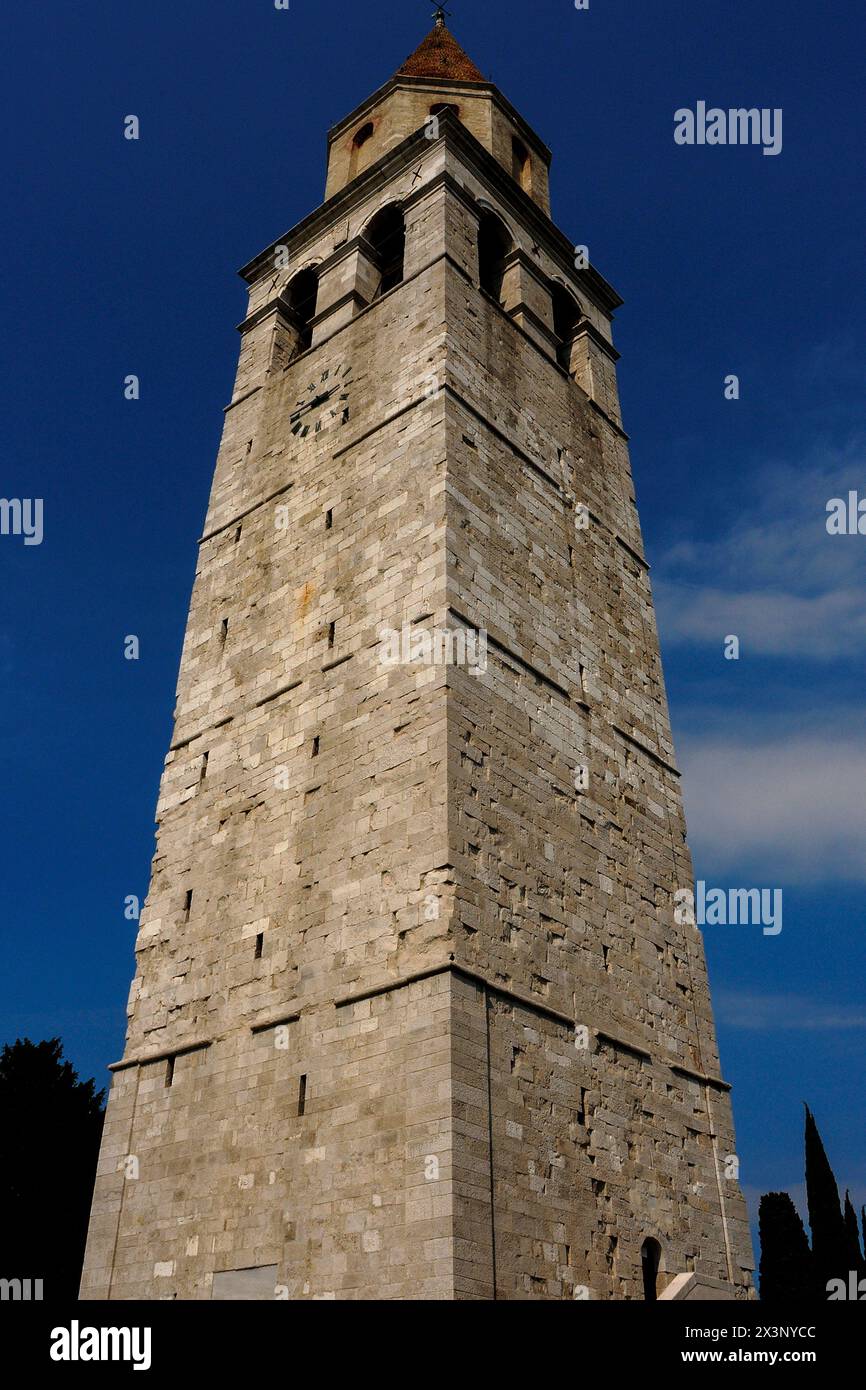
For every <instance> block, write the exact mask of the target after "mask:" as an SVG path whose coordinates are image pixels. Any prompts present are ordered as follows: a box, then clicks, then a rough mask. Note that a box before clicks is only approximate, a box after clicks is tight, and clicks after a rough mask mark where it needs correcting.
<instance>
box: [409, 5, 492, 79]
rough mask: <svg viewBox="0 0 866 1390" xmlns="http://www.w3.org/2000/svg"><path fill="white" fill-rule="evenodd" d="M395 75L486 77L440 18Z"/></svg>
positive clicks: (455, 77)
mask: <svg viewBox="0 0 866 1390" xmlns="http://www.w3.org/2000/svg"><path fill="white" fill-rule="evenodd" d="M394 76H395V77H434V78H435V77H450V78H452V79H453V80H456V81H458V82H486V81H487V78H486V77H485V76H484V73H483V72H479V70H478V68H477V67H476V66H475V64H474V63H473V61H472V59H471V58H470V57H469V55H468V53H464V51H463V49H462V48H461V47H460V45H459V43H458V42H457V40H456V39H455V37H454V35H453V34H452V33H450V32H449V31H448V29H446V27H445V24H444V23H443V22H442V21H441V20H437V22H436V27H435V29H433V30H432V31H431V33H429V34H428V35H427V37H426V39H424V40H423V42H422V43H420V44H419V45H418V47H417V48H416V49H415V52H414V53H413V54H412V55H411V57H409V58H407V59H406V61H405V63H404V64H403V66H402V67H401V68H398V69H397V72H396V73H395V74H394Z"/></svg>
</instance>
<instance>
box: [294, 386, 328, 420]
mask: <svg viewBox="0 0 866 1390" xmlns="http://www.w3.org/2000/svg"><path fill="white" fill-rule="evenodd" d="M330 399H331V392H330V391H326V392H325V393H324V395H321V396H316V398H315V400H312V401H310V402H309V403H308V404H307V405H304V406H302V407H301V409H300V410H296V411H295V412H294V414H293V415H290V416H289V419H291V420H300V418H301V416H302V415H306V414H307V413H308V411H310V410H315V408H316V406H317V405H324V403H325V401H328V400H330Z"/></svg>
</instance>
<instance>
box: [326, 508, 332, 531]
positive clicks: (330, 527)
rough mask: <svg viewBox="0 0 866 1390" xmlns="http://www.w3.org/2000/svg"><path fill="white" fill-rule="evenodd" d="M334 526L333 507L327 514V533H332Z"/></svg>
mask: <svg viewBox="0 0 866 1390" xmlns="http://www.w3.org/2000/svg"><path fill="white" fill-rule="evenodd" d="M333 526H334V510H333V508H332V507H329V508H328V510H327V511H326V512H325V530H326V531H331V530H333Z"/></svg>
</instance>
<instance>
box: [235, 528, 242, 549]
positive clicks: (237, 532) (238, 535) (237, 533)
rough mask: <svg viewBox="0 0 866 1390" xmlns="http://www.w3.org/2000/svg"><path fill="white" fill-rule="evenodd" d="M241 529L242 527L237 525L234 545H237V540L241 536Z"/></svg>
mask: <svg viewBox="0 0 866 1390" xmlns="http://www.w3.org/2000/svg"><path fill="white" fill-rule="evenodd" d="M242 529H243V528H242V527H240V526H239V527H238V529H237V530H236V531H235V545H237V543H238V541H239V540H240V538H241V530H242Z"/></svg>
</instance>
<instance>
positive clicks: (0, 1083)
mask: <svg viewBox="0 0 866 1390" xmlns="http://www.w3.org/2000/svg"><path fill="white" fill-rule="evenodd" d="M104 1094H105V1093H104V1092H103V1091H99V1092H98V1093H97V1092H96V1091H95V1090H94V1082H93V1081H79V1079H78V1076H77V1074H76V1072H75V1070H74V1068H73V1066H72V1064H71V1063H70V1062H67V1061H64V1060H63V1045H62V1043H61V1041H60V1039H59V1038H50V1039H48V1040H47V1041H45V1042H39V1043H34V1042H30V1041H29V1039H27V1038H24V1039H21V1038H19V1039H18V1040H17V1041H16V1042H15V1043H13V1044H12V1045H11V1046H9V1045H7V1046H5V1047H4V1048H3V1051H2V1053H0V1266H2V1268H0V1276H2V1277H3V1278H8V1279H42V1280H43V1294H44V1297H45V1299H46V1300H51V1301H54V1300H55V1299H76V1298H77V1297H78V1282H79V1278H80V1275H81V1264H82V1260H83V1257H84V1244H85V1240H86V1238H87V1220H88V1215H89V1211H90V1200H91V1197H92V1195H93V1181H94V1175H95V1172H96V1160H97V1157H98V1154H99V1140H100V1137H101V1134H102V1121H103V1110H102V1102H103V1097H104Z"/></svg>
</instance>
